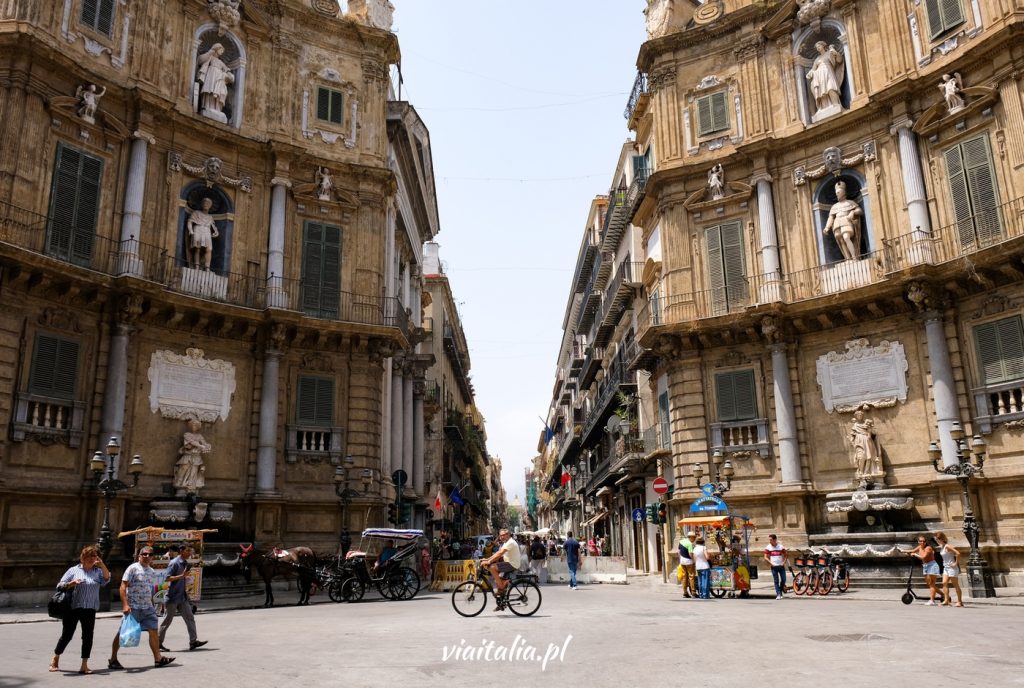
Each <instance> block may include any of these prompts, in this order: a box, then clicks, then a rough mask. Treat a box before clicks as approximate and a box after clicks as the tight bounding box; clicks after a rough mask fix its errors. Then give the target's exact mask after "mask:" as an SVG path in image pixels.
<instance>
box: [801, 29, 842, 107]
mask: <svg viewBox="0 0 1024 688" xmlns="http://www.w3.org/2000/svg"><path fill="white" fill-rule="evenodd" d="M814 49H815V50H817V51H818V56H817V57H815V58H814V62H813V63H812V64H811V68H810V69H809V70H808V72H807V77H806V78H807V81H809V82H810V86H811V93H812V94H813V95H814V107H815V113H814V114H815V117H817V118H820V117H827V116H829V115H831V114H834V113H835V112H838V111H839V110H841V109H842V107H843V104H842V101H841V100H840V96H839V89H840V88H841V87H842V85H843V78H844V77H845V76H846V73H845V70H844V68H843V56H842V54H841V53H840V52H839V51H838V50H837V49H836V46H834V45H828V44H827V43H825V41H818V42H817V43H815V44H814Z"/></svg>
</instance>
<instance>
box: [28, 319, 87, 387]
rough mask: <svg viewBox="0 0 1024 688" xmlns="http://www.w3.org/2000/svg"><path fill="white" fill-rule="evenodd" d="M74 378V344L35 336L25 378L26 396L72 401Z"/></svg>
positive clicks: (40, 335) (75, 361) (75, 348)
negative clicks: (30, 363) (32, 395)
mask: <svg viewBox="0 0 1024 688" xmlns="http://www.w3.org/2000/svg"><path fill="white" fill-rule="evenodd" d="M77 378H78V342H75V341H71V340H68V339H61V338H59V337H51V336H48V335H43V334H39V335H36V339H35V345H34V346H33V348H32V365H31V368H30V369H29V375H28V390H29V393H30V394H38V395H40V396H44V397H53V398H54V399H67V400H73V399H74V398H75V380H76V379H77Z"/></svg>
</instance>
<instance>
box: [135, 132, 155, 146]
mask: <svg viewBox="0 0 1024 688" xmlns="http://www.w3.org/2000/svg"><path fill="white" fill-rule="evenodd" d="M132 138H133V139H140V140H142V141H145V142H146V143H148V144H149V145H151V146H155V145H156V137H155V136H153V135H152V134H150V133H149V132H148V131H143V130H141V129H136V130H135V131H133V132H132Z"/></svg>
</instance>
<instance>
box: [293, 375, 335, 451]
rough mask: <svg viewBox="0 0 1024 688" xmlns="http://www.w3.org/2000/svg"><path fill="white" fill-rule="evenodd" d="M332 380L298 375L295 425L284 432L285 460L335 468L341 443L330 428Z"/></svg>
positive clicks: (333, 390) (317, 376)
mask: <svg viewBox="0 0 1024 688" xmlns="http://www.w3.org/2000/svg"><path fill="white" fill-rule="evenodd" d="M334 394H335V384H334V378H331V377H323V376H319V375H300V376H299V377H298V381H297V390H296V395H295V424H294V425H288V427H287V428H286V441H285V458H286V460H287V461H288V462H290V463H294V462H296V461H298V460H300V459H301V460H305V461H310V462H314V463H316V462H320V461H324V460H328V459H329V460H330V462H331V463H332V464H335V465H339V464H340V461H341V455H342V447H343V442H344V437H343V431H342V428H340V427H336V426H335V425H334Z"/></svg>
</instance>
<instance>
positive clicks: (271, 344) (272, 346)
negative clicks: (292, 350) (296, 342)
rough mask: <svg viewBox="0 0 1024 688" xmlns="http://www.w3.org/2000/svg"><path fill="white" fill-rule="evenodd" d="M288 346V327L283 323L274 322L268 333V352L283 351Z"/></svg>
mask: <svg viewBox="0 0 1024 688" xmlns="http://www.w3.org/2000/svg"><path fill="white" fill-rule="evenodd" d="M287 346H288V328H287V327H286V326H285V325H284V324H283V323H274V324H273V325H271V326H270V331H269V332H268V333H267V353H271V352H276V353H281V352H284V350H285V349H286V348H287Z"/></svg>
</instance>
